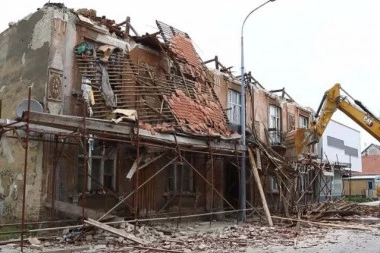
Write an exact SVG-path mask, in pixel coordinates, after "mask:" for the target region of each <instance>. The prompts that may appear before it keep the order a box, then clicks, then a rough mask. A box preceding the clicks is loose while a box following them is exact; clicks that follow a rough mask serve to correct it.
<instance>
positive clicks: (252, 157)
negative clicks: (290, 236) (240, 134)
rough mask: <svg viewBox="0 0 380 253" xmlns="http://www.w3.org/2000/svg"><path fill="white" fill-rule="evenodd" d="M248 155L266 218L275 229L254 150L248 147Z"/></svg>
mask: <svg viewBox="0 0 380 253" xmlns="http://www.w3.org/2000/svg"><path fill="white" fill-rule="evenodd" d="M248 153H249V160H250V161H251V167H252V171H253V176H254V177H255V181H256V184H257V188H259V193H260V197H261V201H262V203H263V208H264V212H265V216H266V218H267V222H268V225H269V226H270V227H273V221H272V217H271V215H270V212H269V208H268V204H267V200H266V198H265V193H264V190H263V186H262V185H261V179H260V176H259V172H258V170H257V166H256V163H255V158H254V156H253V152H252V150H251V149H250V148H249V147H248Z"/></svg>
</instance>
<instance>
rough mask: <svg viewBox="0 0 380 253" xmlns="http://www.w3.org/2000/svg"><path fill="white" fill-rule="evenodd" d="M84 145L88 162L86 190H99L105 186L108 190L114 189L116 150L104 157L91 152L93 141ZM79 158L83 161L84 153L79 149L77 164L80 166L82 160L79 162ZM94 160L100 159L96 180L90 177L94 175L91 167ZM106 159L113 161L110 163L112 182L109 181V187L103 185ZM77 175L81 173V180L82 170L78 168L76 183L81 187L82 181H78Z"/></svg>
mask: <svg viewBox="0 0 380 253" xmlns="http://www.w3.org/2000/svg"><path fill="white" fill-rule="evenodd" d="M92 141H94V140H92ZM86 146H87V147H86V148H87V151H88V162H87V175H88V178H87V186H86V189H87V191H97V190H101V189H102V188H103V187H106V188H108V189H110V190H116V165H117V155H116V153H117V152H116V150H115V149H113V150H112V151H111V152H110V153H109V154H108V155H107V156H106V157H105V156H104V155H93V154H92V152H93V150H92V149H91V146H94V143H93V144H90V143H88V142H87V143H86ZM79 160H82V161H83V162H84V154H83V153H81V151H79V154H78V166H82V165H83V162H79ZM94 160H100V165H99V174H98V177H97V178H96V180H97V181H96V180H93V179H92V177H94V175H93V173H94V167H93V164H94ZM108 160H111V161H113V163H112V165H113V168H112V183H111V184H112V185H111V187H110V186H105V185H104V176H105V163H106V161H108ZM79 175H81V177H82V180H83V178H84V170H82V169H78V183H77V186H78V188H82V187H83V183H84V182H83V183H80V182H79ZM90 175H91V176H92V177H91V176H90ZM93 181H94V182H93ZM80 184H81V186H82V187H80ZM78 191H79V192H81V191H82V189H78Z"/></svg>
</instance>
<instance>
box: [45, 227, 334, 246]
mask: <svg viewBox="0 0 380 253" xmlns="http://www.w3.org/2000/svg"><path fill="white" fill-rule="evenodd" d="M118 230H119V231H123V232H126V233H128V234H130V235H133V234H134V230H135V228H134V225H132V224H128V223H127V224H125V225H124V224H121V226H120V228H118ZM84 231H86V232H83V234H82V235H81V236H80V237H76V239H75V240H72V241H70V240H67V238H68V237H69V236H73V235H74V234H75V235H77V233H76V232H77V230H75V231H74V230H73V231H70V232H68V231H65V233H67V234H64V235H63V236H62V238H64V239H65V240H62V238H61V239H59V238H57V239H59V240H55V241H48V242H45V243H43V242H41V247H43V248H44V249H48V248H49V249H57V248H62V247H64V248H67V247H72V246H73V245H75V246H76V247H79V248H80V249H81V251H80V252H87V253H90V252H114V251H121V252H123V251H128V252H151V251H149V250H153V249H154V250H155V252H156V251H157V252H159V251H162V252H245V251H246V249H247V247H250V246H251V247H252V246H254V247H262V248H266V247H271V246H281V245H283V246H293V245H294V241H295V240H296V239H297V240H299V241H300V240H301V241H302V240H304V239H305V240H307V239H315V240H316V241H317V240H321V239H323V238H324V236H325V233H326V231H327V230H326V229H323V228H317V227H305V228H303V229H302V236H301V235H300V233H299V232H296V230H295V229H294V227H289V225H288V226H285V225H284V226H275V227H263V226H262V224H261V223H250V224H247V223H245V224H241V225H240V224H238V225H236V224H233V223H231V222H228V223H227V222H214V223H212V225H211V227H210V223H209V222H198V223H182V224H180V225H179V227H178V228H177V226H176V224H175V223H174V224H173V223H163V224H154V225H153V224H152V225H149V226H148V225H142V226H137V227H136V234H135V237H136V238H139V239H141V240H142V241H143V242H144V243H143V244H136V243H135V242H133V241H131V240H128V239H126V238H124V237H122V236H118V235H116V234H113V233H110V232H108V231H105V230H102V229H97V228H93V227H87V228H86V229H85V230H84ZM73 232H75V233H73ZM70 242H71V243H70Z"/></svg>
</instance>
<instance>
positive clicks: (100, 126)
mask: <svg viewBox="0 0 380 253" xmlns="http://www.w3.org/2000/svg"><path fill="white" fill-rule="evenodd" d="M25 117H26V115H25V116H23V120H25ZM29 122H30V123H31V124H34V125H39V126H45V127H50V128H56V130H55V132H57V131H58V129H63V130H67V131H72V132H75V131H77V130H78V129H81V128H82V127H83V117H77V116H69V115H53V114H48V113H38V112H30V120H29ZM23 124H25V123H23ZM86 129H87V132H88V133H92V134H97V133H110V134H115V135H119V136H120V135H128V134H130V133H132V132H133V133H134V134H135V135H137V129H135V128H133V127H132V126H130V125H127V124H126V123H123V122H121V123H119V124H115V123H113V122H112V121H110V120H102V119H95V118H86ZM139 135H140V138H141V139H142V140H146V141H154V142H159V143H164V144H172V145H175V144H176V143H178V144H179V145H181V146H189V147H192V148H199V149H202V148H204V149H209V148H211V149H213V150H225V151H227V152H231V153H232V152H235V143H231V141H235V140H236V141H237V140H239V139H240V135H234V136H233V137H230V138H225V137H223V136H221V137H220V138H218V139H215V141H210V142H209V140H208V139H206V138H203V139H202V138H199V137H196V136H179V135H177V142H176V140H175V138H174V135H173V134H172V133H158V132H156V133H155V134H152V133H151V132H150V131H148V130H145V129H139ZM236 150H237V151H242V150H243V147H242V146H241V145H236Z"/></svg>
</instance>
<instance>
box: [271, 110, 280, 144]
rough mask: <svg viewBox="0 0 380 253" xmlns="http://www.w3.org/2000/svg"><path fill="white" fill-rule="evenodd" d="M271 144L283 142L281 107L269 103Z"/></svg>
mask: <svg viewBox="0 0 380 253" xmlns="http://www.w3.org/2000/svg"><path fill="white" fill-rule="evenodd" d="M268 134H269V140H270V144H279V143H281V108H280V107H278V106H275V105H269V128H268Z"/></svg>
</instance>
